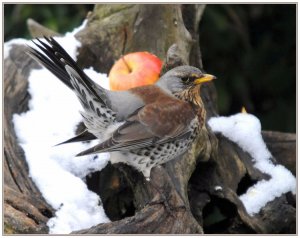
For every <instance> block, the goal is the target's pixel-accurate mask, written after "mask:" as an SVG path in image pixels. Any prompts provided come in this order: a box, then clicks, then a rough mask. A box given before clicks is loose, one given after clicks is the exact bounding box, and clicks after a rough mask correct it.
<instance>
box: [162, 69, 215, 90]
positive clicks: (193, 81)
mask: <svg viewBox="0 0 300 238" xmlns="http://www.w3.org/2000/svg"><path fill="white" fill-rule="evenodd" d="M213 79H215V76H213V75H210V74H204V73H202V71H201V70H200V69H198V68H196V67H193V66H189V65H183V66H178V67H176V68H173V69H171V70H169V71H168V72H167V73H165V74H164V75H163V76H162V77H161V78H160V79H159V81H158V82H157V83H156V85H158V86H159V87H162V88H163V89H165V90H167V91H169V92H170V93H172V94H173V93H176V92H179V91H182V90H184V89H186V88H189V87H193V86H195V85H199V84H202V83H205V82H208V81H211V80H213Z"/></svg>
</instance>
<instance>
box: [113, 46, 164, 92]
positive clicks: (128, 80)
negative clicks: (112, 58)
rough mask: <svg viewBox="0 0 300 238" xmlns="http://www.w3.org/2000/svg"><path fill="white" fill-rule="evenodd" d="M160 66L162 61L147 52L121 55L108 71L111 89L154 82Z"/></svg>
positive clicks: (126, 88)
mask: <svg viewBox="0 0 300 238" xmlns="http://www.w3.org/2000/svg"><path fill="white" fill-rule="evenodd" d="M161 68H162V61H161V60H160V59H159V58H158V57H157V56H155V55H153V54H151V53H149V52H146V51H144V52H134V53H129V54H127V55H124V56H122V57H121V58H120V59H119V60H118V61H117V62H116V63H115V64H114V65H113V67H112V68H111V70H110V72H109V76H108V77H109V86H110V89H111V90H116V91H120V90H128V89H130V88H134V87H139V86H143V85H149V84H153V83H155V82H156V81H157V80H158V78H159V74H160V71H161Z"/></svg>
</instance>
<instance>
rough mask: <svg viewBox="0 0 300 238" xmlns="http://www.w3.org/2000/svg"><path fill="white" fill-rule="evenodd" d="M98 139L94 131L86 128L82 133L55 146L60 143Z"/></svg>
mask: <svg viewBox="0 0 300 238" xmlns="http://www.w3.org/2000/svg"><path fill="white" fill-rule="evenodd" d="M95 139H97V137H96V136H94V135H93V134H92V133H90V132H88V131H87V130H84V131H83V132H82V133H80V134H79V135H77V136H75V137H73V138H71V139H68V140H66V141H64V142H61V143H59V144H57V145H55V146H58V145H63V144H68V143H73V142H83V141H91V140H95Z"/></svg>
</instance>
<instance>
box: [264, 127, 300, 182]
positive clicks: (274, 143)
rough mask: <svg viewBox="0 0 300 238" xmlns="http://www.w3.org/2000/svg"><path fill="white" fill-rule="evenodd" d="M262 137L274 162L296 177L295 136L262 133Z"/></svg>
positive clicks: (279, 133) (272, 132) (275, 132)
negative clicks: (273, 156)
mask: <svg viewBox="0 0 300 238" xmlns="http://www.w3.org/2000/svg"><path fill="white" fill-rule="evenodd" d="M262 136H263V138H264V141H265V142H266V144H267V146H268V148H269V150H270V151H271V153H272V154H273V155H275V158H276V161H277V162H278V163H279V164H282V165H283V166H285V167H287V168H288V169H289V170H290V171H291V172H292V173H293V174H294V175H295V176H296V159H297V156H296V134H292V133H282V132H277V131H263V132H262Z"/></svg>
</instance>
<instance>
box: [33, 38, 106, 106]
mask: <svg viewBox="0 0 300 238" xmlns="http://www.w3.org/2000/svg"><path fill="white" fill-rule="evenodd" d="M44 39H45V40H46V41H47V43H45V42H43V41H41V40H40V39H38V38H36V41H34V40H33V43H34V44H35V45H36V46H37V47H38V48H39V50H40V51H41V52H40V51H39V50H37V49H34V48H32V47H30V46H28V47H29V50H28V53H29V55H31V56H32V57H33V58H35V59H36V60H37V61H38V62H40V63H41V64H42V65H44V66H45V67H46V68H47V69H48V70H49V71H50V72H52V73H53V74H54V75H55V76H56V77H58V78H59V79H60V80H61V81H62V82H63V83H64V84H65V85H66V86H68V87H69V88H70V89H74V87H73V85H72V84H71V79H70V75H69V74H68V72H67V70H66V68H65V66H66V64H67V65H69V66H70V67H71V68H72V69H74V70H75V71H76V73H77V74H78V75H79V76H80V80H81V83H82V84H83V85H85V87H86V88H87V89H88V90H89V91H90V92H91V93H92V94H93V95H94V97H95V98H98V100H99V101H100V102H102V103H104V101H103V99H102V98H101V96H105V95H104V93H103V91H105V90H104V89H103V88H102V87H100V86H99V85H96V84H95V83H94V82H93V81H92V80H91V79H90V78H89V77H88V76H87V75H86V74H85V73H84V72H83V70H82V69H80V67H79V66H78V65H77V63H76V62H75V61H74V60H73V59H72V57H71V56H70V55H69V54H68V53H67V52H66V51H65V50H64V49H63V48H62V46H61V45H60V44H59V43H58V42H57V41H56V40H54V38H52V37H49V38H48V37H44ZM42 52H43V53H42ZM104 104H105V103H104Z"/></svg>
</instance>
